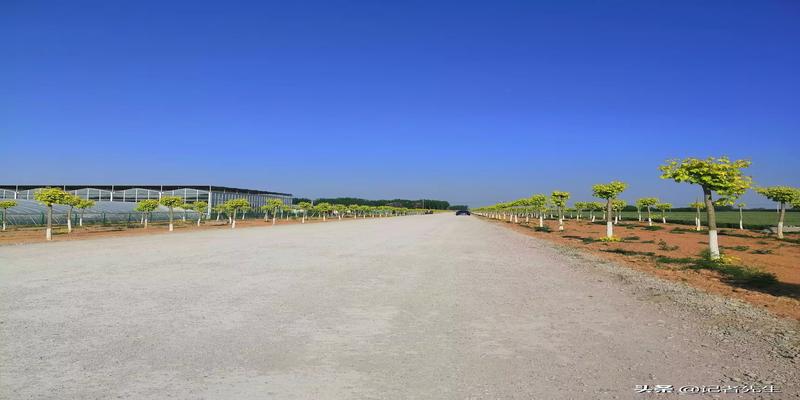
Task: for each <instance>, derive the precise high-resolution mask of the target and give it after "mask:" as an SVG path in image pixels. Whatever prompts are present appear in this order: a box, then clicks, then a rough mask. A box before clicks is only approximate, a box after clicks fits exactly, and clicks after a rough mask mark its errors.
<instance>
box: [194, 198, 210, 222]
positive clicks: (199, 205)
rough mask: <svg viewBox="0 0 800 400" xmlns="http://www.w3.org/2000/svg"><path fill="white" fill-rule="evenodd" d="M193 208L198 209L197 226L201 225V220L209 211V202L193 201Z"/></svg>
mask: <svg viewBox="0 0 800 400" xmlns="http://www.w3.org/2000/svg"><path fill="white" fill-rule="evenodd" d="M192 209H193V210H195V211H197V226H200V220H202V219H203V215H205V214H206V212H208V203H206V202H205V201H195V202H194V203H192Z"/></svg>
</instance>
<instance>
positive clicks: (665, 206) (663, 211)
mask: <svg viewBox="0 0 800 400" xmlns="http://www.w3.org/2000/svg"><path fill="white" fill-rule="evenodd" d="M656 209H657V210H659V211H661V223H662V224H666V223H667V211H669V210H671V209H672V204H670V203H658V204H656Z"/></svg>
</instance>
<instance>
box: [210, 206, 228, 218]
mask: <svg viewBox="0 0 800 400" xmlns="http://www.w3.org/2000/svg"><path fill="white" fill-rule="evenodd" d="M211 211H213V212H215V213H217V221H219V217H220V215H222V214H223V213H224V212H225V204H224V203H223V204H217V205H215V206H214V207H212V208H211Z"/></svg>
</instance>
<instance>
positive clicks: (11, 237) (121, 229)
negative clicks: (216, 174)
mask: <svg viewBox="0 0 800 400" xmlns="http://www.w3.org/2000/svg"><path fill="white" fill-rule="evenodd" d="M351 220H352V218H350V219H343V220H342V221H351ZM322 222H323V221H322V220H321V219H307V220H306V223H307V224H313V223H322ZM325 222H339V220H338V219H336V218H328V219H327V221H325ZM299 223H300V220H291V219H290V220H288V221H287V220H277V221H276V222H275V226H278V225H294V224H299ZM195 224H196V222H195V221H186V222H183V221H182V220H176V221H175V231H176V232H181V231H195V230H206V229H230V225H228V224H227V223H226V221H216V220H213V219H212V220H210V221H203V224H202V225H200V226H199V227H198V226H197V225H195ZM265 226H272V220H270V221H267V222H264V220H263V219H256V218H251V219H246V220H237V221H236V229H239V228H252V227H265ZM168 228H169V227H168V225H167V224H166V223H164V222H159V223H157V224H150V225H149V227H148V228H147V229H144V228H143V227H142V226H141V225H139V224H130V225H107V226H102V225H91V226H86V227H83V228H75V229H73V231H72V233H70V234H67V228H66V227H65V226H57V227H53V241H54V242H59V241H65V240H85V239H95V238H107V237H122V236H137V235H153V234H167V233H169V229H168ZM44 242H46V240H45V238H44V229H43V228H42V227H32V228H19V229H9V230H8V231H5V232H0V246H2V245H15V244H26V243H44Z"/></svg>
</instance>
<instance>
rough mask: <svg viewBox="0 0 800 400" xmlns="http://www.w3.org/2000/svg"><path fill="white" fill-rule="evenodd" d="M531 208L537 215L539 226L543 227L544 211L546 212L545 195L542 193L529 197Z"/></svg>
mask: <svg viewBox="0 0 800 400" xmlns="http://www.w3.org/2000/svg"><path fill="white" fill-rule="evenodd" d="M529 204H530V207H531V209H533V210H534V211H535V212H536V213H537V215H538V217H539V228H544V213H545V212H547V196H545V195H543V194H535V195H533V196H531V198H530V199H529Z"/></svg>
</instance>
